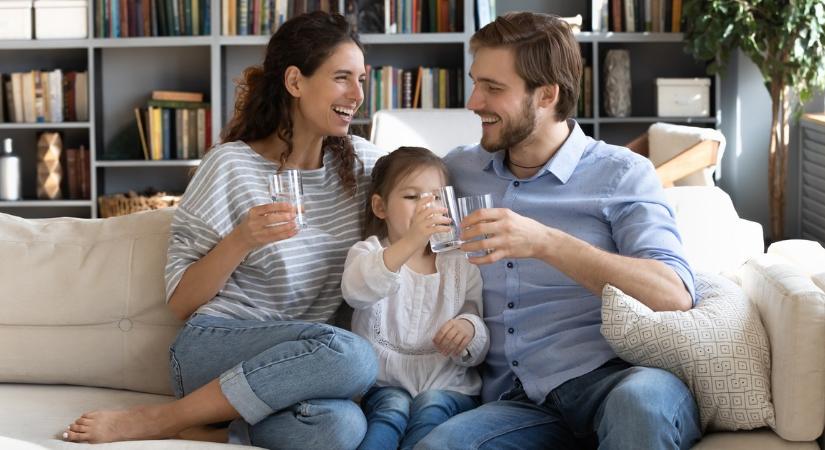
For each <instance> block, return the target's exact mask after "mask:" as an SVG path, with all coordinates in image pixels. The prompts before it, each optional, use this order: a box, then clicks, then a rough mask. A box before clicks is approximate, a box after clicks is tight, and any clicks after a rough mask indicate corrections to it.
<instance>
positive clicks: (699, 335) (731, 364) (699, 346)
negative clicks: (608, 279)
mask: <svg viewBox="0 0 825 450" xmlns="http://www.w3.org/2000/svg"><path fill="white" fill-rule="evenodd" d="M696 296H697V301H698V302H699V303H698V305H697V306H696V307H694V308H693V309H691V310H689V311H686V312H682V311H666V312H654V311H652V310H651V309H650V308H648V307H647V306H645V305H644V304H642V303H641V302H639V301H637V300H636V299H634V298H632V297H630V296H628V295H626V294H624V293H623V292H622V291H621V290H619V289H617V288H615V287H613V286H612V285H609V284H608V285H606V286H605V287H604V290H603V294H602V328H601V331H602V335H604V337H605V339H607V342H608V343H609V344H610V346H611V347H612V348H613V350H614V351H615V352H616V354H617V355H619V357H621V358H622V359H624V360H625V361H628V362H630V363H633V364H638V365H642V366H650V367H658V368H660V369H665V370H668V371H670V372H672V373H673V374H674V375H676V376H678V377H679V378H680V379H681V380H682V381H684V382H685V384H686V385H687V386H688V388H689V389H690V390H691V392H692V393H693V395H694V398H695V399H696V403H697V405H698V407H699V418H700V421H701V424H702V429H703V430H704V429H710V430H739V429H745V430H750V429H754V428H759V427H764V426H766V425H768V426H771V427H773V426H774V413H773V406H772V405H771V392H770V363H771V361H770V348H769V345H768V339H767V336H766V335H765V330H764V328H763V327H762V323H761V322H760V321H759V315H758V312H757V311H756V308H755V307H753V305H752V304H751V302H750V301H748V298H747V297H746V296H745V294H744V292H743V291H742V289H741V288H739V286H737V285H736V284H734V283H733V282H732V281H730V280H728V279H726V278H724V277H722V276H720V275H713V274H699V275H697V277H696Z"/></svg>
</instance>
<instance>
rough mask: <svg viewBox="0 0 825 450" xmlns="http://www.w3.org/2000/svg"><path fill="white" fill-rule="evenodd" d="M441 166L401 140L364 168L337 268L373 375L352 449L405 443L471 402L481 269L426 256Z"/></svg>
mask: <svg viewBox="0 0 825 450" xmlns="http://www.w3.org/2000/svg"><path fill="white" fill-rule="evenodd" d="M445 184H447V168H446V166H445V165H444V163H443V162H442V161H441V159H440V158H439V157H438V156H436V155H434V154H433V153H432V152H430V151H429V150H427V149H424V148H418V147H401V148H399V149H398V150H396V151H394V152H392V153H390V154H389V155H386V156H383V157H381V158H380V159H379V160H378V161H377V162H376V164H375V168H374V169H373V172H372V186H371V189H370V191H369V193H368V197H367V202H366V224H365V233H364V236H365V237H366V240H364V241H361V242H359V243H357V244H355V246H353V247H352V249H350V251H349V254H348V255H347V260H346V263H345V266H344V275H343V281H342V289H343V295H344V299H345V300H346V301H347V303H349V304H350V305H351V306H352V307H353V308H355V313H354V315H353V320H352V329H353V332H355V333H356V334H358V335H360V336H363V337H364V338H366V339H367V340H369V341H370V342H371V343H372V347H373V348H374V349H375V352H376V354H377V355H378V367H379V373H378V379H377V381H376V384H375V386H374V387H373V388H372V389H370V391H369V392H367V394H366V395H365V396H364V398H363V400H362V406H363V408H364V412H365V414H366V416H367V435H366V437H365V438H364V441H363V442H362V443H361V446H360V447H359V448H361V449H382V450H383V449H395V448H398V447H399V443H400V446H401V448H402V449H408V448H412V447H413V446H414V445H415V444H416V443H417V442H418V441H419V440H421V439H422V438H423V437H424V436H426V435H427V433H429V432H430V430H432V429H433V428H435V427H436V426H438V425H439V424H441V423H442V422H444V421H446V420H447V419H448V418H450V417H452V416H454V415H456V414H459V413H461V412H464V411H467V410H469V409H472V408H474V407H476V406H477V398H476V396H477V395H478V394H479V392H480V390H481V379H480V377H479V375H478V373H477V372H476V370H475V369H474V368H473V367H474V366H476V365H478V364H479V363H481V362H482V361H483V360H484V356H485V355H486V353H487V349H488V347H489V339H488V333H487V328H486V327H485V325H484V321H483V320H482V319H481V313H482V303H481V275H480V273H479V270H478V268H477V267H476V266H474V265H472V264H470V263H469V262H468V261H467V258H466V257H465V256H464V254H463V253H461V252H455V251H454V252H447V253H438V254H434V253H432V252H431V251H430V247H429V244H428V241H429V238H430V236H431V235H432V234H433V233H439V232H445V231H449V228H448V227H446V226H445V224H449V223H450V219H448V218H446V217H444V216H443V213H444V212H445V211H446V210H445V209H443V208H435V207H433V205H432V200H433V199H432V197H431V196H430V195H429V193H430V192H432V191H433V190H435V189H437V188H439V187H441V186H444V185H445Z"/></svg>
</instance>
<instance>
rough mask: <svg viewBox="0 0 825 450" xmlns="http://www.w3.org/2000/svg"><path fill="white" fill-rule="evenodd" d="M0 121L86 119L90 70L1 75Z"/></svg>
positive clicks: (79, 120) (65, 120) (73, 120)
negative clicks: (88, 74) (88, 72)
mask: <svg viewBox="0 0 825 450" xmlns="http://www.w3.org/2000/svg"><path fill="white" fill-rule="evenodd" d="M0 78H1V79H2V82H0V122H8V123H38V122H86V121H88V120H89V98H88V82H87V75H86V72H65V73H64V72H63V71H62V70H60V69H57V70H52V71H40V70H32V71H29V72H15V73H11V74H3V75H0Z"/></svg>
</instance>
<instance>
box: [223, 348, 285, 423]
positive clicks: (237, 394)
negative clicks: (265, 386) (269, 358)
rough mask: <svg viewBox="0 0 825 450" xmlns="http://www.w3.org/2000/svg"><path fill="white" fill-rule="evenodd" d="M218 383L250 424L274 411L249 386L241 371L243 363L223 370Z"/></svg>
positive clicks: (230, 401) (227, 397)
mask: <svg viewBox="0 0 825 450" xmlns="http://www.w3.org/2000/svg"><path fill="white" fill-rule="evenodd" d="M220 383H221V391H222V392H223V395H224V396H225V397H226V399H227V400H229V403H230V404H231V405H232V406H233V407H234V408H235V410H236V411H238V414H240V415H241V417H243V419H244V420H245V421H246V422H247V423H249V424H250V425H255V424H256V423H258V422H260V421H262V420H264V419H265V418H266V417H268V416H270V415H271V414H272V413H274V412H275V411H274V410H273V409H272V408H270V407H269V405H267V404H266V403H264V402H263V401H262V400H261V399H260V398H258V396H257V395H255V392H254V391H253V390H252V388H251V387H250V386H249V382H248V381H247V380H246V375H244V373H243V363H241V364H238V365H237V366H235V367H233V368H231V369H229V370H227V371H226V372H224V373H223V375H221V378H220Z"/></svg>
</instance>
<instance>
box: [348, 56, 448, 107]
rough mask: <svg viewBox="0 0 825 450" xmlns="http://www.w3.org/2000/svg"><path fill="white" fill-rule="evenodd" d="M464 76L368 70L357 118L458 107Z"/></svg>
mask: <svg viewBox="0 0 825 450" xmlns="http://www.w3.org/2000/svg"><path fill="white" fill-rule="evenodd" d="M463 76H464V75H463V71H462V70H461V69H445V68H438V67H418V68H415V69H400V68H396V67H392V66H383V67H371V66H367V82H366V84H365V86H364V93H365V95H366V97H367V98H366V99H365V100H364V107H362V108H361V110H360V112H359V117H370V116H372V114H373V113H374V112H376V111H379V110H381V109H398V108H458V107H461V106H462V105H463V104H464V90H463V84H464V83H463Z"/></svg>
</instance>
